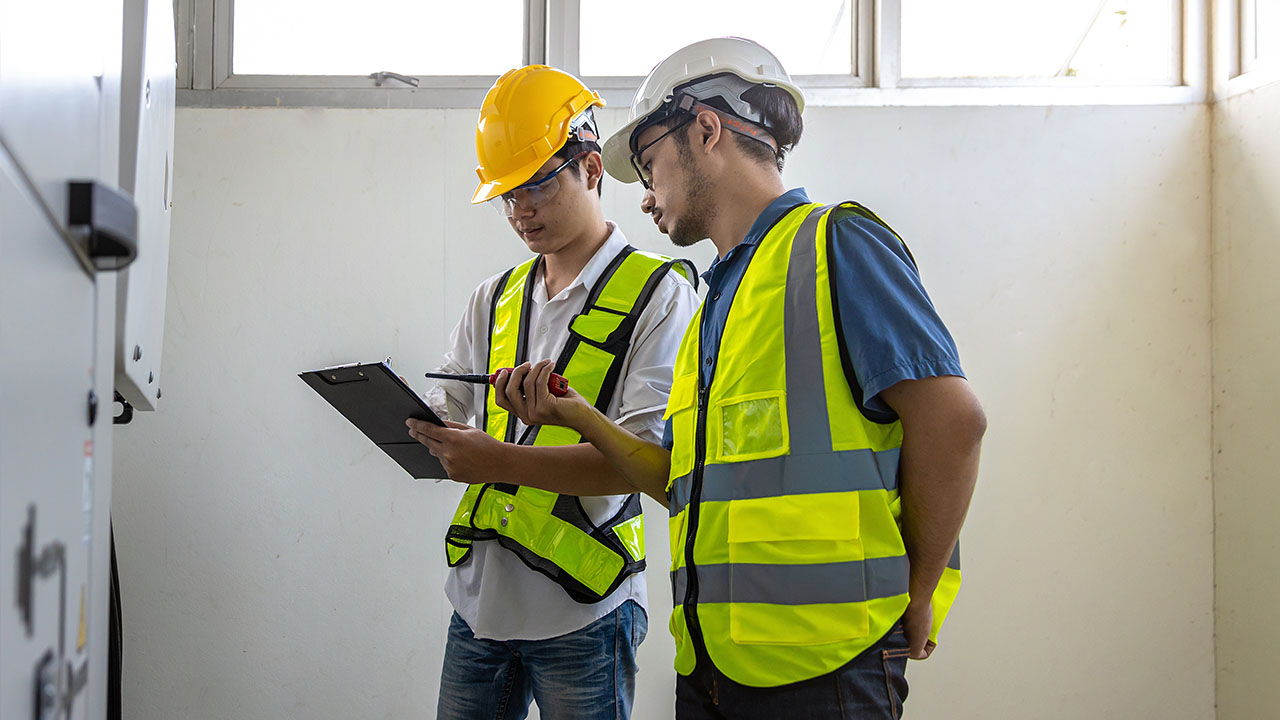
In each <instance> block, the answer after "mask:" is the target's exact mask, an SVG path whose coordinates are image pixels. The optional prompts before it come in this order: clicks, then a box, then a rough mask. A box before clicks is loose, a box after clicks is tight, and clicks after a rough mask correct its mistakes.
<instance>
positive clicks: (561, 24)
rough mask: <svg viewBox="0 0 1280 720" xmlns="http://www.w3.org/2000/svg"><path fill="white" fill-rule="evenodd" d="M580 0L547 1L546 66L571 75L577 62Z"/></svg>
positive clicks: (579, 64) (574, 71)
mask: <svg viewBox="0 0 1280 720" xmlns="http://www.w3.org/2000/svg"><path fill="white" fill-rule="evenodd" d="M581 17H582V5H581V3H580V0H547V64H548V65H551V66H553V67H558V68H560V69H561V70H564V71H565V72H567V73H571V74H573V75H580V74H581V70H580V68H581V63H580V61H579V57H580V56H579V47H578V46H579V26H580V24H581Z"/></svg>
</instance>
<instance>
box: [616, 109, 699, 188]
mask: <svg viewBox="0 0 1280 720" xmlns="http://www.w3.org/2000/svg"><path fill="white" fill-rule="evenodd" d="M694 117H695V116H694V115H690V114H688V113H685V115H684V119H682V120H681V121H680V122H678V123H676V124H675V125H672V126H671V127H670V128H668V129H667V131H666V132H664V133H662V134H661V135H659V136H658V137H656V138H654V139H653V140H651V141H649V142H648V143H646V144H645V146H644V147H642V148H639V149H637V150H636V151H635V152H633V153H631V167H632V168H633V169H635V171H636V177H637V178H639V179H640V184H641V185H643V186H644V189H645V190H652V189H653V176H652V175H651V174H650V173H649V163H644V164H641V163H640V156H641V155H644V151H645V150H648V149H649V148H651V147H653V146H654V145H657V144H658V143H660V142H662V139H663V138H665V137H666V136H668V135H670V134H671V133H673V132H675V131H677V130H679V129H680V128H682V127H684V126H685V125H688V124H689V123H691V122H693V118H694Z"/></svg>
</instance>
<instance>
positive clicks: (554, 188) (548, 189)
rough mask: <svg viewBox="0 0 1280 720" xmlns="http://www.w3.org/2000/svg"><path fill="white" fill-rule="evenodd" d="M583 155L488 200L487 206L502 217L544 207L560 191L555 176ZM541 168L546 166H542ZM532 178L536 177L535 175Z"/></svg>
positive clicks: (574, 157)
mask: <svg viewBox="0 0 1280 720" xmlns="http://www.w3.org/2000/svg"><path fill="white" fill-rule="evenodd" d="M585 154H586V153H582V154H580V155H574V156H573V157H571V158H569V159H568V160H566V161H565V162H564V164H563V165H560V166H559V167H557V168H556V169H554V170H552V171H551V172H549V173H547V174H545V175H543V176H542V177H540V178H537V179H536V180H530V181H529V182H527V183H525V184H523V185H521V186H519V187H517V188H515V189H514V190H511V191H509V192H504V193H502V194H501V195H499V196H498V197H496V198H494V199H492V200H490V201H489V204H490V205H492V206H493V208H494V209H495V210H497V211H498V214H499V215H501V216H503V217H511V216H512V215H515V214H516V208H517V207H521V208H525V209H528V210H533V209H535V208H537V207H539V206H542V205H546V204H547V203H548V202H550V201H551V198H554V197H555V196H556V193H557V192H559V190H560V181H559V180H558V179H557V178H556V176H557V175H559V174H560V173H561V172H563V171H564V169H565V168H567V167H569V166H570V165H572V164H574V163H576V162H578V160H580V159H581V158H582V156H583V155H585ZM543 167H546V166H545V165H544V166H543ZM541 170H542V168H539V174H540V173H541ZM534 177H537V174H535V176H534Z"/></svg>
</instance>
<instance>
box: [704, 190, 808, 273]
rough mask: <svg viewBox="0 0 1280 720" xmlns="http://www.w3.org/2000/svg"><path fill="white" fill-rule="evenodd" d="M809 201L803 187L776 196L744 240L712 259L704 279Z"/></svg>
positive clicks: (758, 241)
mask: <svg viewBox="0 0 1280 720" xmlns="http://www.w3.org/2000/svg"><path fill="white" fill-rule="evenodd" d="M807 202H809V194H808V193H807V192H805V189H804V188H802V187H798V188H793V189H791V190H788V191H786V192H784V193H782V194H781V195H779V196H778V197H776V198H774V199H773V202H771V203H769V204H768V205H767V206H766V207H765V209H764V211H763V212H761V213H760V215H759V216H758V217H756V221H755V222H753V223H751V229H750V230H748V231H747V236H746V237H745V238H743V240H742V242H740V243H738V244H737V245H735V246H733V248H731V249H730V250H729V252H727V253H725V254H724V257H723V258H721V257H716V259H715V260H712V261H711V267H709V268H707V271H706V272H704V273H702V279H703V280H706V281H707V282H711V273H712V271H713V270H715V269H716V265H719V264H720V261H721V260H724V259H727V258H729V257H730V256H732V255H733V254H734V253H735V252H737V250H738V248H740V247H742V246H743V245H758V244H759V243H760V241H761V240H763V239H764V236H765V235H766V234H768V232H769V230H770V229H771V228H773V226H774V225H775V224H776V223H777V222H778V220H779V219H780V218H781V217H782V216H783V215H784V214H785V213H786V212H787V211H788V210H790V209H791V208H793V207H795V206H797V205H804V204H805V203H807Z"/></svg>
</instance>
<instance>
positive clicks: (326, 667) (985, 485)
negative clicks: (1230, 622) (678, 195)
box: [114, 106, 1214, 720]
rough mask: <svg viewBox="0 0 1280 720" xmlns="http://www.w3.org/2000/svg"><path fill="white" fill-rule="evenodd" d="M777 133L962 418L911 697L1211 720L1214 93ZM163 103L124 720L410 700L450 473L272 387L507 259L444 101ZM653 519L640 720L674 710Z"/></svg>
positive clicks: (424, 669) (436, 596) (411, 710)
mask: <svg viewBox="0 0 1280 720" xmlns="http://www.w3.org/2000/svg"><path fill="white" fill-rule="evenodd" d="M622 119H623V116H622V115H621V111H618V110H611V111H608V112H606V113H604V114H603V117H602V124H603V125H604V129H606V130H608V129H611V128H613V127H616V126H617V125H618V124H620V123H621V121H622ZM806 120H807V122H808V129H807V132H806V134H805V140H804V142H802V143H801V145H800V147H799V149H798V150H797V152H796V154H795V155H794V157H793V159H792V162H791V163H790V164H789V165H788V169H787V173H786V179H787V181H788V182H789V183H790V184H795V185H805V186H807V187H808V188H809V190H810V191H811V193H812V194H813V195H814V197H815V198H816V199H826V200H834V199H840V198H853V199H857V200H859V201H861V202H863V203H864V204H866V205H868V206H870V207H871V208H873V209H874V210H876V211H877V212H879V213H880V214H881V216H882V217H883V218H884V219H885V220H886V221H888V222H889V223H890V224H891V225H893V226H894V227H895V228H896V229H898V231H899V232H900V233H902V234H903V236H904V237H905V238H906V239H907V240H908V242H909V243H910V244H911V246H912V248H913V250H914V252H915V255H916V257H917V259H918V260H919V262H920V265H921V267H922V271H923V275H924V278H925V281H926V283H927V284H928V286H929V288H930V290H931V292H932V294H933V297H934V300H935V301H936V303H937V304H938V306H939V308H940V309H941V312H942V315H943V317H944V318H945V319H946V320H947V321H948V322H949V323H950V325H951V328H952V330H953V333H954V334H955V336H956V337H957V340H958V341H959V344H960V349H961V354H962V359H963V361H964V364H965V366H966V368H967V370H968V372H969V373H970V379H971V381H972V382H973V384H974V386H975V387H976V389H977V391H978V393H979V395H980V396H981V398H982V399H983V401H984V403H985V404H986V407H987V411H988V415H989V418H990V426H991V429H990V431H989V433H988V437H987V441H986V444H985V452H984V462H983V469H982V476H981V479H980V484H979V489H978V493H977V497H976V498H975V501H974V506H973V509H972V510H971V512H970V516H969V521H968V526H967V528H966V530H965V533H964V536H963V538H964V540H963V543H964V568H965V577H966V581H965V588H964V591H963V592H962V594H961V597H960V600H959V602H958V604H957V606H956V608H955V610H954V612H953V615H952V619H951V620H950V621H949V623H948V626H947V628H946V630H945V632H944V635H943V644H942V647H941V648H940V649H939V650H938V652H937V653H936V654H935V656H934V659H931V660H930V661H928V662H927V663H919V664H917V663H913V664H912V667H911V668H910V674H909V679H910V680H911V682H912V692H911V699H910V700H909V702H908V709H909V715H908V716H909V717H917V718H935V717H947V718H956V719H957V720H963V719H966V718H1005V717H1036V718H1063V719H1066V718H1210V717H1212V715H1213V688H1214V669H1213V628H1212V621H1213V612H1212V610H1213V604H1212V603H1213V586H1212V582H1213V565H1212V562H1213V549H1212V536H1211V532H1212V521H1213V516H1212V510H1211V501H1212V499H1213V498H1212V492H1211V486H1210V482H1209V472H1210V459H1209V455H1210V452H1209V443H1210V431H1209V407H1210V376H1209V270H1208V260H1209V240H1208V238H1209V225H1210V210H1209V197H1208V196H1209V187H1210V178H1209V159H1208V149H1209V110H1208V109H1207V108H1205V107H1198V106H1184V107H1177V106H1164V107H1133V108H1120V107H1113V108H1087V107H1077V108H1054V109H1045V108H883V109H867V108H863V109H829V108H813V109H811V110H810V111H809V112H808V113H806ZM177 122H178V132H177V150H176V158H177V159H176V163H177V164H176V177H175V209H174V227H173V247H172V255H171V266H170V287H169V292H170V295H169V307H168V314H167V326H166V336H165V341H166V347H165V349H164V353H165V369H164V378H165V387H164V400H163V404H162V405H161V409H160V412H158V413H156V414H154V415H141V416H139V417H138V418H137V419H136V420H135V421H134V424H133V425H131V426H129V427H127V428H125V429H123V430H122V431H121V432H119V433H118V435H117V462H116V467H115V470H116V483H115V493H116V494H115V505H114V514H115V522H116V532H117V540H118V544H119V552H120V566H121V579H122V583H123V586H124V587H123V593H124V598H123V599H124V612H125V625H126V633H127V634H126V661H125V687H124V703H125V712H126V714H127V716H129V717H131V718H137V719H138V720H169V719H171V718H178V717H181V718H190V719H192V720H200V719H202V718H236V719H237V720H256V719H263V720H266V719H269V718H270V719H275V718H324V719H328V718H333V719H337V718H344V719H345V718H351V717H360V718H382V717H386V718H410V717H414V718H417V717H431V716H432V715H433V714H434V707H435V699H436V685H437V681H438V676H439V671H440V663H441V655H442V652H443V640H444V623H445V621H446V618H447V617H448V613H449V608H448V602H447V601H446V600H445V599H444V596H443V593H442V592H441V590H440V585H441V581H442V578H443V576H444V572H445V570H444V563H443V553H442V551H441V545H440V538H441V535H442V533H443V531H444V526H445V524H446V522H447V520H448V517H449V515H450V514H451V512H452V509H453V506H454V504H455V502H456V499H457V497H458V495H459V489H458V488H452V487H448V486H446V485H440V486H437V485H434V484H432V483H414V482H411V481H409V480H407V479H406V478H405V477H404V475H403V473H402V472H401V471H400V470H399V469H398V468H397V467H396V466H395V465H394V464H392V463H391V462H390V461H389V460H387V459H386V458H384V457H382V456H381V454H380V453H378V452H377V451H376V450H375V449H374V448H373V447H372V446H371V445H369V444H368V443H367V441H365V440H364V439H363V437H361V436H359V435H358V434H357V433H355V432H354V431H353V430H352V429H351V428H350V427H349V426H348V425H347V423H346V421H345V420H343V419H342V418H341V417H339V416H338V415H337V414H336V413H335V412H333V411H332V410H331V409H330V408H329V407H328V406H327V405H325V404H324V403H323V402H322V401H321V400H320V399H319V398H318V397H316V396H315V395H314V393H313V392H312V391H311V390H310V389H308V388H307V387H306V386H305V385H303V383H302V382H300V381H299V380H297V379H296V378H295V377H294V375H295V374H296V373H297V372H298V371H300V370H303V369H307V368H311V367H314V366H318V365H322V364H329V363H335V362H348V361H352V360H377V359H381V358H382V357H384V356H386V355H391V356H393V357H394V358H395V364H396V366H397V367H399V368H402V369H403V370H404V371H405V374H406V376H408V377H410V378H411V379H412V378H413V377H414V376H417V375H418V374H419V373H421V372H422V371H424V370H426V369H427V368H428V366H430V365H431V364H432V363H434V362H436V360H437V358H438V357H439V355H440V353H441V352H443V350H444V349H445V345H446V343H447V339H448V331H449V329H450V328H451V327H452V324H453V322H454V320H455V319H456V317H457V315H458V313H459V312H460V309H461V306H462V303H463V302H464V300H465V299H466V297H467V295H468V294H469V292H470V290H471V288H472V287H473V286H474V285H475V284H476V283H477V282H479V281H480V280H482V279H483V278H484V277H486V276H487V275H489V274H491V273H493V272H496V271H499V270H501V269H503V268H505V267H507V266H509V265H511V264H514V263H515V262H517V261H518V260H520V259H521V258H522V257H524V256H525V251H524V249H523V247H522V245H521V243H520V242H519V241H518V239H517V238H516V237H514V236H513V235H512V234H511V232H510V230H509V229H507V228H506V226H505V223H503V222H501V221H500V219H499V218H498V217H497V216H496V215H495V214H494V213H492V212H491V211H489V210H488V209H487V208H472V207H470V206H469V205H468V204H467V201H468V199H469V197H470V192H471V191H472V189H473V186H474V173H473V171H472V168H473V166H474V159H473V157H472V144H471V137H472V132H473V125H472V123H473V122H474V112H473V111H465V110H459V111H391V110H383V111H361V110H278V109H259V110H194V109H182V110H180V111H179V113H178V121H177ZM636 191H637V188H636V187H634V186H632V187H627V188H623V187H620V186H619V184H618V183H613V182H610V183H608V184H606V186H605V201H606V203H605V204H606V213H607V214H608V215H609V216H611V217H613V218H615V219H617V220H619V221H620V222H621V223H622V225H623V227H624V229H625V230H627V231H628V235H629V237H630V239H631V240H632V241H633V243H635V244H637V245H639V246H641V247H646V248H651V249H657V250H669V248H670V246H669V244H668V243H667V242H666V240H665V239H663V238H661V237H660V236H658V235H656V232H655V231H654V230H652V225H651V224H650V223H649V222H648V220H647V219H646V218H643V217H642V216H640V215H639V213H638V212H636V211H635V209H634V208H635V203H636V201H637V200H638V193H637V192H636ZM710 252H711V249H710V247H699V248H697V249H696V251H695V252H694V253H693V257H694V258H695V260H696V261H697V262H698V265H699V267H703V268H705V266H706V264H707V260H708V259H709V257H710ZM424 382H425V381H424ZM415 384H416V385H418V386H419V387H420V388H421V387H423V386H424V383H415ZM648 507H649V509H650V510H651V511H655V513H656V514H654V515H652V516H651V517H652V518H653V519H654V520H660V519H661V518H662V517H663V514H662V512H661V511H660V510H657V509H656V508H655V506H653V505H649V506H648ZM650 533H651V534H650V541H649V544H648V545H649V548H650V552H651V558H650V559H651V564H652V567H654V568H655V569H656V570H658V571H657V572H654V573H651V583H650V586H651V598H652V608H653V612H652V613H651V627H650V635H649V640H647V641H646V643H645V645H644V646H643V649H642V656H641V664H642V670H641V677H640V691H639V697H638V699H637V704H636V705H637V710H636V714H635V716H636V717H637V718H641V719H645V720H647V719H650V718H666V717H670V716H671V712H672V705H673V701H672V692H671V687H672V682H673V675H672V671H671V669H670V657H671V652H672V650H671V641H670V639H669V637H668V636H667V634H666V631H665V626H666V619H665V615H666V609H665V608H666V607H667V604H668V603H669V601H670V591H669V589H668V588H667V587H666V582H665V578H664V573H663V572H662V571H661V570H662V568H663V567H664V566H665V563H666V561H667V558H666V557H665V555H666V550H665V548H666V547H667V544H666V542H664V536H665V523H663V522H651V523H650Z"/></svg>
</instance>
